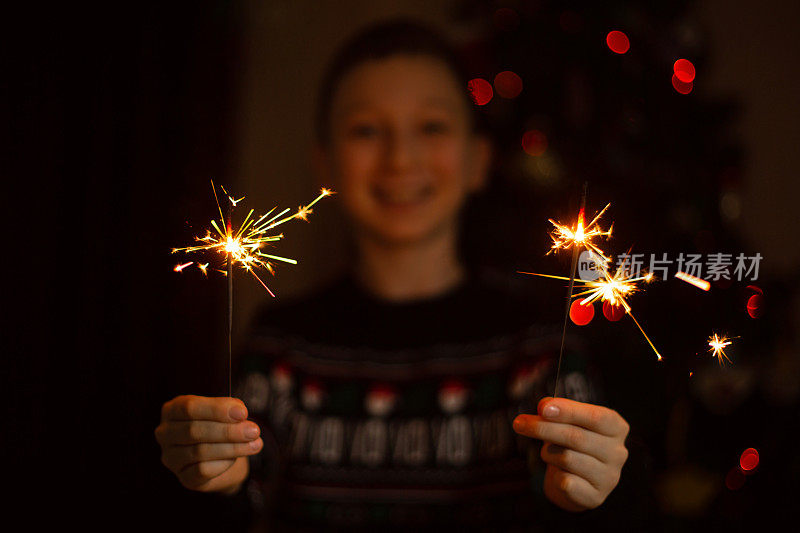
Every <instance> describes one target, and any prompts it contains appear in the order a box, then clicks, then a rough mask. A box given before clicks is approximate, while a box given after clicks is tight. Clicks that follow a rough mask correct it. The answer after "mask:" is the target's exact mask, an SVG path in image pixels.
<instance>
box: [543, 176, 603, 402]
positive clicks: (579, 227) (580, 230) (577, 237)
mask: <svg viewBox="0 0 800 533" xmlns="http://www.w3.org/2000/svg"><path fill="white" fill-rule="evenodd" d="M588 188H589V182H588V181H585V182H583V193H582V194H581V209H580V211H579V212H578V225H577V227H576V229H575V234H574V239H575V243H578V242H581V241H582V240H583V212H584V210H585V209H586V190H587V189H588ZM601 214H602V212H601ZM597 218H599V215H598V217H596V218H595V220H597ZM551 222H552V220H551ZM553 224H555V222H553ZM556 227H558V226H557V225H556ZM575 243H573V246H572V265H571V266H570V269H569V272H570V274H569V288H568V289H567V309H566V311H565V312H564V326H563V328H562V330H561V349H560V350H559V351H558V365H557V367H556V383H555V385H553V398H555V397H556V396H557V394H558V378H559V375H560V374H561V358H562V357H563V356H564V344H565V342H566V340H567V322H568V321H569V307H570V304H571V303H572V288H573V286H574V285H575V269H576V267H577V266H578V253H579V251H578V249H579V246H576V245H575ZM556 244H557V243H556ZM551 251H552V250H551ZM601 255H602V254H601Z"/></svg>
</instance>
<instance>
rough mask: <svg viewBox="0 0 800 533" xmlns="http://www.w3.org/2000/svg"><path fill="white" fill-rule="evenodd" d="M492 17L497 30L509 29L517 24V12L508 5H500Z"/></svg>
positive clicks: (512, 28)
mask: <svg viewBox="0 0 800 533" xmlns="http://www.w3.org/2000/svg"><path fill="white" fill-rule="evenodd" d="M493 19H494V25H495V27H496V28H497V29H498V30H502V31H511V30H515V29H516V28H517V26H519V14H517V12H516V11H514V10H513V9H511V8H510V7H501V8H500V9H498V10H497V11H495V12H494V17H493Z"/></svg>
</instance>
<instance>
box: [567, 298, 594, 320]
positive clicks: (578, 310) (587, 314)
mask: <svg viewBox="0 0 800 533" xmlns="http://www.w3.org/2000/svg"><path fill="white" fill-rule="evenodd" d="M582 301H583V300H582V299H581V298H578V299H577V300H575V301H573V302H572V305H570V306H569V318H570V320H572V322H574V323H575V324H576V325H578V326H585V325H586V324H588V323H589V322H591V321H592V319H593V318H594V304H586V305H584V304H582V303H581V302H582Z"/></svg>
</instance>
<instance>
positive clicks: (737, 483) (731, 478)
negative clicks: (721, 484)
mask: <svg viewBox="0 0 800 533" xmlns="http://www.w3.org/2000/svg"><path fill="white" fill-rule="evenodd" d="M743 485H744V474H743V473H742V471H741V470H739V469H738V468H736V467H734V468H731V469H730V471H729V472H728V475H727V476H725V486H726V487H728V489H729V490H739V489H741V488H742V486H743Z"/></svg>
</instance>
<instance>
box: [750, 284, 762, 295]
mask: <svg viewBox="0 0 800 533" xmlns="http://www.w3.org/2000/svg"><path fill="white" fill-rule="evenodd" d="M746 289H747V290H750V291H753V292H757V293H758V294H764V291H762V290H761V287H759V286H758V285H748V286H747V287H746Z"/></svg>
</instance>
